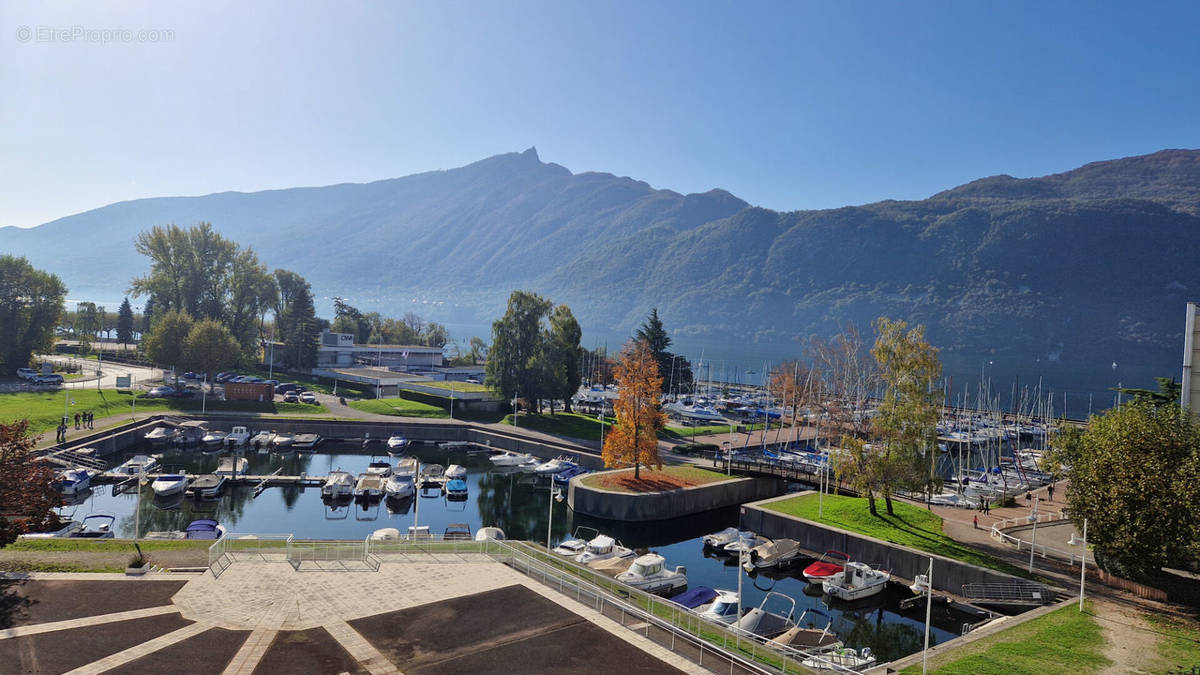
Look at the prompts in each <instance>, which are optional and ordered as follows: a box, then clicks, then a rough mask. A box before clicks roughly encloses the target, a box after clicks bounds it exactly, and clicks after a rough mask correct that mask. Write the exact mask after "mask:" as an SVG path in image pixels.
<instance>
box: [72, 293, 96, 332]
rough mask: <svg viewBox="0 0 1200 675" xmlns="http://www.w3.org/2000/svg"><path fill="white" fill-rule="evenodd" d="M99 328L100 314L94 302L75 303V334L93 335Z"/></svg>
mask: <svg viewBox="0 0 1200 675" xmlns="http://www.w3.org/2000/svg"><path fill="white" fill-rule="evenodd" d="M98 330H100V316H99V313H98V312H97V311H96V303H94V302H78V303H75V335H76V336H77V337H78V336H79V335H80V334H86V335H90V336H93V337H94V336H95V335H96V331H98Z"/></svg>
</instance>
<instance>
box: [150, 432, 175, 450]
mask: <svg viewBox="0 0 1200 675" xmlns="http://www.w3.org/2000/svg"><path fill="white" fill-rule="evenodd" d="M174 435H175V431H174V430H168V429H167V428H166V427H154V428H153V429H151V430H150V431H148V432H146V435H145V436H144V437H143V438H145V439H146V441H148V442H149V443H150V445H151V447H155V448H161V447H162V446H164V445H166V444H167V441H169V440H171V437H173V436H174Z"/></svg>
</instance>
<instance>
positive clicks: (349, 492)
mask: <svg viewBox="0 0 1200 675" xmlns="http://www.w3.org/2000/svg"><path fill="white" fill-rule="evenodd" d="M354 482H355V481H354V474H352V473H350V472H348V471H340V470H339V471H330V472H329V475H328V476H326V477H325V484H324V485H322V486H321V496H322V497H333V498H337V497H352V496H354Z"/></svg>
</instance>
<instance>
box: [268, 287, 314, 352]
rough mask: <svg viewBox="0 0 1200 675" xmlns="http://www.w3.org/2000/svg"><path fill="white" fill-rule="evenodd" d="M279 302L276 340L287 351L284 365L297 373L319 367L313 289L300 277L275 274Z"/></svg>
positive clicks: (276, 313)
mask: <svg viewBox="0 0 1200 675" xmlns="http://www.w3.org/2000/svg"><path fill="white" fill-rule="evenodd" d="M275 280H276V282H277V283H278V285H279V301H278V304H277V305H276V307H275V325H276V329H277V331H278V333H277V335H276V338H277V339H278V340H281V341H282V342H283V343H284V344H285V345H286V347H285V348H284V357H283V359H284V364H285V365H287V366H288V367H290V368H292V369H295V370H306V369H310V368H312V367H314V366H316V365H317V341H318V340H319V337H320V329H319V328H318V323H317V314H316V310H315V309H314V307H313V297H312V288H311V287H310V286H309V285H308V282H307V281H305V280H304V277H301V276H300V275H299V274H296V273H295V272H292V271H289V270H282V269H279V270H275Z"/></svg>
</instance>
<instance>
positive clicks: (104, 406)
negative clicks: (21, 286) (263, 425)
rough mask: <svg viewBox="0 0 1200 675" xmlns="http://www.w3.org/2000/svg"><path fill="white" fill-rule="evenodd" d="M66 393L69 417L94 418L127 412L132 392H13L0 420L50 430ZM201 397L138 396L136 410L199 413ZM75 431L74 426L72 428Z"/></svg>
mask: <svg viewBox="0 0 1200 675" xmlns="http://www.w3.org/2000/svg"><path fill="white" fill-rule="evenodd" d="M67 394H69V395H70V398H71V401H72V402H73V405H71V406H69V407H66V408H65V409H66V412H67V414H68V415H70V416H71V417H72V418H73V417H74V415H75V413H77V412H86V411H91V412H93V413H95V415H96V417H97V418H103V417H109V416H111V415H128V414H129V413H130V407H131V406H130V401H131V400H132V395H131V394H129V393H128V392H127V391H117V390H115V389H101V390H96V389H86V388H85V389H60V390H58V391H54V392H44V393H43V392H15V393H11V394H0V422H11V421H13V420H18V419H21V418H28V419H29V428H30V431H31V432H32V433H45V432H53V431H54V427H56V426H58V422H59V419H60V418H61V417H62V415H63V412H64V404H65V402H66V396H67ZM200 408H201V401H200V399H178V398H171V399H162V398H139V399H138V400H137V411H138V412H139V413H141V412H146V413H150V412H165V411H178V412H189V413H194V412H199V411H200ZM207 409H208V410H214V411H221V410H224V411H236V412H254V413H275V414H292V415H300V414H304V415H324V414H328V413H329V409H328V408H326V407H325V406H323V405H309V404H306V403H283V402H280V401H277V402H274V403H259V402H258V401H221V400H214V399H211V398H210V399H208V402H207ZM72 432H74V428H72Z"/></svg>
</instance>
